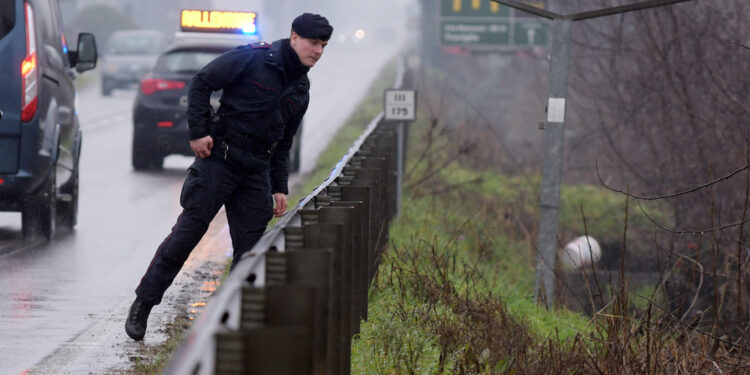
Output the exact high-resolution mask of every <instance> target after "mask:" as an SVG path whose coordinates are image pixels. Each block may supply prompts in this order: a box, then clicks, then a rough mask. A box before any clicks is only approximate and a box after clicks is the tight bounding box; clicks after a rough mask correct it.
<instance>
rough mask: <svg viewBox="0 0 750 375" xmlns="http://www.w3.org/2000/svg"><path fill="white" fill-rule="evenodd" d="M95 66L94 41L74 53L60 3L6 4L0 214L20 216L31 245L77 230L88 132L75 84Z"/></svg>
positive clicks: (0, 42) (0, 44) (0, 71)
mask: <svg viewBox="0 0 750 375" xmlns="http://www.w3.org/2000/svg"><path fill="white" fill-rule="evenodd" d="M96 61H97V52H96V41H95V39H94V36H93V35H92V34H89V33H81V34H79V35H78V43H77V49H76V50H75V51H69V50H68V46H67V43H66V40H65V35H64V34H63V26H62V17H61V16H60V9H59V5H58V2H57V1H52V0H10V1H7V0H6V1H2V2H0V77H2V79H1V80H0V82H2V83H1V84H0V211H21V221H22V225H23V236H24V239H32V238H35V237H38V236H39V235H43V236H45V237H47V238H52V237H53V236H54V235H55V230H56V226H57V224H58V223H60V224H61V225H62V226H65V227H67V228H71V229H72V228H73V227H74V226H75V225H76V221H77V216H78V161H79V158H80V154H81V130H80V126H79V123H78V116H77V114H76V108H75V96H76V92H75V88H74V86H73V79H74V78H75V76H76V74H77V73H76V72H78V73H80V72H83V71H86V70H90V69H93V68H94V67H95V66H96ZM74 70H75V71H74Z"/></svg>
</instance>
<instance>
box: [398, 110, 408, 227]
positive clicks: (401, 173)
mask: <svg viewBox="0 0 750 375" xmlns="http://www.w3.org/2000/svg"><path fill="white" fill-rule="evenodd" d="M396 139H397V140H396V147H397V150H396V218H399V217H401V188H402V187H403V184H404V152H406V150H404V122H403V121H401V122H399V123H398V124H397V125H396Z"/></svg>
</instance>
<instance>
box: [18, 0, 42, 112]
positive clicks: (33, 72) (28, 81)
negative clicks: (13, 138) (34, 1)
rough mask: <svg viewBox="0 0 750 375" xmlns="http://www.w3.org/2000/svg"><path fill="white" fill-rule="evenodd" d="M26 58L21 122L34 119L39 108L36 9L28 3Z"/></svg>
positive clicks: (23, 74) (23, 71) (23, 73)
mask: <svg viewBox="0 0 750 375" xmlns="http://www.w3.org/2000/svg"><path fill="white" fill-rule="evenodd" d="M25 11H26V57H25V58H24V59H23V62H21V83H22V85H21V87H22V90H21V92H22V95H23V97H22V98H21V108H22V110H21V121H23V122H29V121H31V119H33V118H34V115H35V114H36V109H37V107H38V103H39V100H38V93H39V86H38V84H39V66H38V64H37V60H36V21H35V20H34V9H33V8H31V4H29V3H26V8H25Z"/></svg>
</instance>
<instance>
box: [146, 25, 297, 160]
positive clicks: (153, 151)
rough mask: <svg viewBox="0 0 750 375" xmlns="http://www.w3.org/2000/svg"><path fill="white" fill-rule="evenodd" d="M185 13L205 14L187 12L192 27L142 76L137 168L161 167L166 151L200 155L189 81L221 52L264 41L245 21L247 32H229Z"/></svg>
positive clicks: (216, 96)
mask: <svg viewBox="0 0 750 375" xmlns="http://www.w3.org/2000/svg"><path fill="white" fill-rule="evenodd" d="M186 12H198V16H200V14H201V13H202V12H199V11H191V10H186V11H183V21H182V22H183V25H182V29H183V30H190V31H187V32H178V33H177V34H175V39H174V42H173V43H172V44H171V45H170V46H169V47H167V49H166V50H165V51H164V52H163V53H162V54H161V55H160V56H159V58H158V59H157V61H156V64H155V65H154V66H153V68H152V69H151V70H150V71H149V72H148V73H146V75H145V76H144V77H143V79H142V80H141V84H140V90H139V91H138V93H137V95H136V98H135V104H134V106H133V145H132V164H133V169H135V170H137V171H141V170H153V169H160V168H161V167H162V165H163V163H164V158H165V157H166V156H167V155H171V154H178V155H185V156H194V155H195V154H194V153H193V151H192V150H191V149H190V137H189V134H188V126H187V113H186V112H187V104H188V97H187V95H188V86H189V84H190V80H192V78H193V76H194V75H195V74H196V73H198V71H200V70H201V69H202V68H203V67H204V66H206V64H208V63H209V62H210V61H211V60H213V59H215V58H216V57H218V56H219V55H221V54H222V53H224V52H226V51H228V50H230V49H232V48H235V47H237V46H239V45H243V44H248V43H254V42H259V41H260V37H259V36H258V35H257V32H256V30H255V28H254V27H249V26H248V25H244V24H243V25H242V27H241V28H238V29H239V30H245V32H236V31H232V30H233V29H228V30H230V31H229V33H222V32H216V31H214V30H211V29H209V30H206V29H205V28H201V27H195V26H192V27H191V26H186V25H185V24H186V21H185V17H186V16H185V14H186ZM234 13H237V12H234ZM253 17H254V14H253ZM216 19H220V17H216ZM195 23H197V22H195ZM224 26H226V25H224ZM224 29H227V28H226V27H224ZM220 97H221V91H217V92H214V93H213V95H211V105H212V106H213V108H214V110H215V111H216V110H218V107H219V98H220ZM301 133H302V130H301V129H300V130H299V131H298V132H297V134H298V137H297V138H296V139H295V142H294V145H293V151H292V157H291V160H290V170H291V171H296V170H297V169H298V168H299V150H300V147H299V145H300V142H299V135H300V134H301Z"/></svg>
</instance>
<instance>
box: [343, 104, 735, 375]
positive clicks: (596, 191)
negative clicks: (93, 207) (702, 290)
mask: <svg viewBox="0 0 750 375" xmlns="http://www.w3.org/2000/svg"><path fill="white" fill-rule="evenodd" d="M475 128H476V127H475ZM411 130H412V131H411V138H410V141H409V142H410V144H411V145H413V146H412V147H411V149H410V150H409V156H408V168H407V179H406V181H405V191H404V201H403V207H402V213H401V218H400V219H399V220H398V221H397V222H395V223H394V224H393V225H392V227H391V231H390V235H389V236H390V240H391V242H390V244H389V246H388V248H387V250H386V252H385V253H384V257H383V259H381V264H380V268H379V271H378V275H377V277H376V279H375V281H374V283H373V286H372V289H371V291H370V304H369V320H368V321H366V322H363V325H362V328H361V332H360V335H359V337H358V338H357V339H356V340H355V341H354V346H353V351H352V368H353V373H356V374H504V373H507V374H582V373H592V374H596V373H599V374H620V373H684V374H695V373H709V372H717V373H719V372H720V371H724V373H726V372H727V371H729V372H731V371H733V370H734V371H735V372H737V371H741V370H742V369H743V367H742V365H741V363H742V362H741V357H739V356H737V355H736V351H735V352H732V353H730V350H729V349H728V346H727V345H726V344H728V342H727V340H726V339H722V338H719V337H712V336H711V335H709V334H707V333H705V332H700V331H695V330H691V329H689V328H690V327H685V326H684V325H683V324H682V323H681V322H679V321H678V319H676V317H675V316H674V315H672V314H671V312H670V311H669V308H668V307H667V306H664V305H662V304H658V303H657V300H659V298H661V297H660V293H657V291H660V290H662V289H663V285H650V286H644V287H642V288H640V289H639V290H637V291H636V293H632V292H633V291H631V290H630V289H629V287H628V283H627V282H622V280H618V279H615V281H614V282H612V280H592V279H591V275H593V274H594V273H593V272H591V270H585V272H584V271H572V272H569V273H570V274H572V275H573V276H576V274H578V275H579V276H580V275H584V280H585V283H581V284H576V285H564V284H563V285H560V286H559V288H561V289H562V290H564V292H562V293H560V295H561V296H560V297H559V299H560V300H562V295H570V294H575V295H579V296H580V298H582V299H583V300H582V301H574V302H576V303H571V304H570V307H571V308H575V307H576V306H580V305H579V304H578V303H580V304H582V305H588V307H589V311H590V310H591V307H592V306H594V305H596V311H594V312H593V314H590V315H587V314H583V313H580V312H574V311H572V310H571V309H569V308H566V307H565V306H564V305H560V307H558V308H555V309H552V310H548V309H546V308H544V307H542V306H541V305H537V304H536V303H534V301H533V295H534V272H535V264H536V258H535V243H536V236H537V229H536V227H535V225H536V224H535V222H536V220H537V219H536V218H537V217H538V185H539V176H538V175H535V174H528V175H514V176H511V175H503V174H501V173H496V172H495V171H493V170H491V169H489V170H487V169H485V170H483V169H482V168H477V167H476V165H478V164H480V163H477V162H478V160H477V159H475V158H474V156H475V155H474V152H473V151H472V150H477V149H479V150H481V149H483V147H487V146H489V145H488V144H487V142H486V141H485V140H486V139H487V134H485V135H484V137H483V136H477V135H478V134H476V133H475V134H474V135H472V136H467V134H468V133H469V132H467V131H466V129H464V128H461V127H457V128H449V127H446V126H443V125H441V123H440V120H439V119H437V118H434V117H431V115H430V113H422V116H421V119H420V121H418V122H417V123H415V124H413V125H412V127H411ZM562 197H563V198H562V200H563V204H562V206H561V212H560V220H561V222H560V227H561V230H560V232H561V237H562V238H565V237H569V236H570V234H572V233H577V234H583V233H588V234H591V235H594V236H596V237H598V238H603V239H605V241H603V242H604V243H607V244H608V245H609V247H607V250H606V251H608V252H609V254H607V256H610V257H611V256H612V253H613V248H612V247H611V244H612V243H615V244H616V246H615V249H614V254H616V255H615V259H614V260H609V262H611V263H614V264H615V266H616V267H619V263H620V262H621V261H623V259H626V258H630V257H634V258H636V263H637V257H638V256H640V255H638V252H639V251H644V250H643V249H646V248H647V246H645V245H643V244H641V245H640V247H639V246H636V244H635V243H634V244H633V253H632V254H628V253H627V250H622V249H623V248H624V247H626V246H627V245H628V241H629V239H630V238H632V237H633V236H646V238H648V233H652V232H653V224H652V222H651V220H657V219H658V220H664V221H667V220H668V217H669V213H670V211H669V208H668V207H665V206H662V205H649V206H645V205H644V206H643V207H644V209H643V211H641V210H639V209H638V208H637V207H638V206H637V205H636V204H634V202H633V201H631V200H628V199H627V197H626V196H624V195H622V194H617V193H614V192H611V191H609V190H607V189H604V188H601V187H596V186H591V185H566V186H564V187H563V191H562ZM646 212H648V217H647V216H646ZM649 217H650V218H651V219H649ZM626 223H627V225H626ZM618 242H619V243H618ZM646 243H647V244H648V245H649V246H651V245H652V244H650V241H648V240H647V241H646ZM641 248H642V249H641ZM623 257H624V258H623ZM623 270H624V268H623ZM558 272H559V276H560V279H561V280H564V279H565V277H566V275H565V271H564V270H560V269H558ZM624 272H626V271H624ZM586 274H588V277H589V278H588V279H586V277H585V275H586ZM617 274H618V273H617V272H615V275H617ZM659 301H660V302H663V298H662V299H661V300H659ZM579 310H582V309H579Z"/></svg>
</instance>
